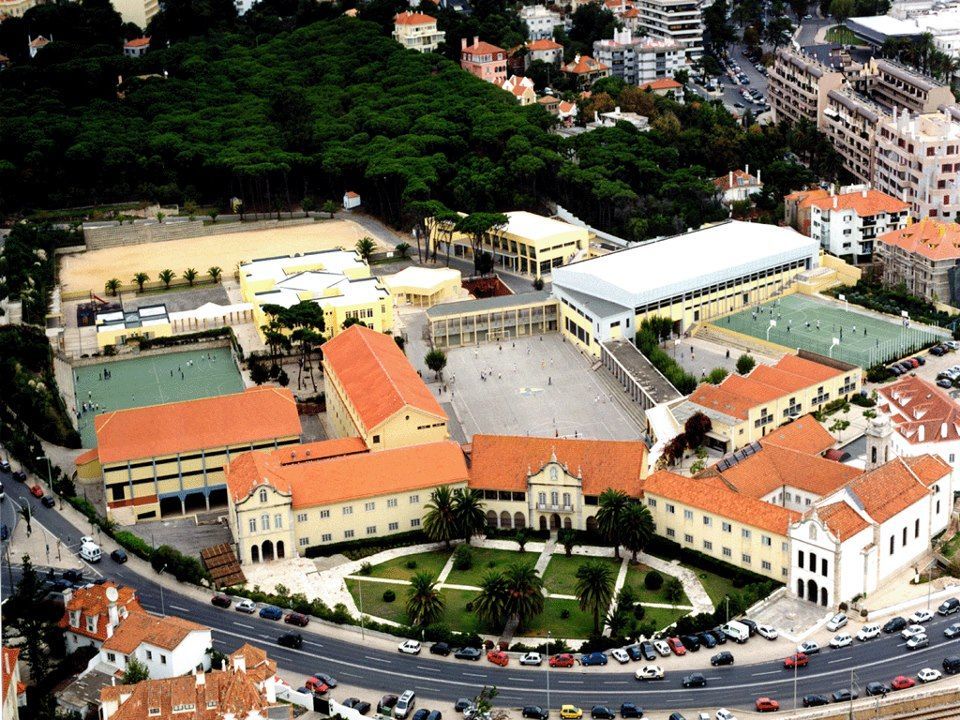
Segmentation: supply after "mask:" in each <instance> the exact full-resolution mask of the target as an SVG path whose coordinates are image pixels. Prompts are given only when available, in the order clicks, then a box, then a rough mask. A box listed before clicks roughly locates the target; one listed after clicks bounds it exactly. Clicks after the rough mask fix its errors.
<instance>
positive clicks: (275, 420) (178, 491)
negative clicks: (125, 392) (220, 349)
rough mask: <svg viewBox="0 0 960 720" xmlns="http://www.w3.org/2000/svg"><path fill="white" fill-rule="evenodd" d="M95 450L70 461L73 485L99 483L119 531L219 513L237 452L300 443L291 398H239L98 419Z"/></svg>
mask: <svg viewBox="0 0 960 720" xmlns="http://www.w3.org/2000/svg"><path fill="white" fill-rule="evenodd" d="M94 424H95V429H96V434H97V447H96V448H95V449H94V450H91V451H88V452H86V453H84V454H83V455H81V456H80V457H79V458H78V459H77V474H78V476H79V477H80V478H81V479H87V480H90V479H93V478H97V477H99V478H101V479H102V482H103V487H104V497H105V498H106V506H107V514H108V515H109V516H110V517H111V518H112V519H113V520H115V521H117V522H121V523H124V524H130V523H134V522H136V521H137V520H145V519H152V518H159V517H164V516H168V515H182V514H184V513H189V512H198V511H207V510H209V509H210V508H211V507H216V506H226V504H227V489H226V481H225V479H224V474H223V468H224V466H225V465H227V464H228V463H229V462H230V461H231V459H232V458H233V457H234V456H235V455H237V454H238V453H242V452H245V451H249V450H255V449H275V448H278V447H281V446H284V445H290V444H295V443H299V442H300V432H301V428H300V417H299V415H298V413H297V405H296V401H295V400H294V397H293V394H292V393H291V392H290V391H289V390H287V389H284V388H272V387H257V388H250V389H248V390H246V391H244V392H241V393H235V394H232V395H222V396H220V397H211V398H202V399H200V400H189V401H186V402H175V403H166V404H163V405H152V406H148V407H142V408H131V409H129V410H116V411H113V412H106V413H102V414H100V415H97V417H96V418H95V419H94Z"/></svg>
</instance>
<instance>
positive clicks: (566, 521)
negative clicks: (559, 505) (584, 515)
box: [563, 517, 573, 530]
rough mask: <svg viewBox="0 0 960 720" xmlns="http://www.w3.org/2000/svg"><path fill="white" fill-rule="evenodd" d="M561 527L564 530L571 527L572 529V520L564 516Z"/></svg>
mask: <svg viewBox="0 0 960 720" xmlns="http://www.w3.org/2000/svg"><path fill="white" fill-rule="evenodd" d="M563 529H564V530H572V529H573V521H572V520H571V519H570V518H568V517H565V518H564V519H563Z"/></svg>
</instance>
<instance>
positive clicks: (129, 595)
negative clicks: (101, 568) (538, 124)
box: [58, 581, 146, 641]
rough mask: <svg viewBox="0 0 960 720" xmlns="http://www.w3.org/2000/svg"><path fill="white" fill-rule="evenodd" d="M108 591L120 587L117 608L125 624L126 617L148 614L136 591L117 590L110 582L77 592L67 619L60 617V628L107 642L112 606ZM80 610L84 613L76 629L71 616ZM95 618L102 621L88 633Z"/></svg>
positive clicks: (68, 606) (67, 611) (65, 616)
mask: <svg viewBox="0 0 960 720" xmlns="http://www.w3.org/2000/svg"><path fill="white" fill-rule="evenodd" d="M107 588H117V592H118V598H117V609H118V614H119V616H120V621H121V623H122V622H123V619H124V618H125V617H129V616H130V615H132V614H133V613H145V612H146V611H145V610H144V609H143V606H142V605H140V601H139V600H138V599H137V593H136V591H135V590H134V589H133V588H130V587H117V586H116V585H115V584H114V583H113V582H110V581H107V582H105V583H104V584H103V585H91V586H90V587H86V588H77V589H76V590H74V591H73V594H72V596H71V597H70V600H68V601H67V603H66V607H65V608H64V613H63V617H61V618H60V622H59V623H58V625H59V627H61V628H64V629H67V630H69V631H70V632H72V633H75V634H77V635H83V636H85V637H89V638H93V639H95V640H101V641H103V640H106V639H107V637H108V634H107V624H108V623H109V615H108V610H109V606H110V603H109V601H108V600H107V595H106V593H107ZM78 610H79V611H80V620H79V622H78V623H77V625H76V626H72V625H70V613H71V612H76V611H78ZM92 617H97V618H98V620H97V625H96V630H94V631H92V632H91V631H89V630H87V618H92Z"/></svg>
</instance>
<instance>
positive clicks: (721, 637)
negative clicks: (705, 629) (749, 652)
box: [710, 628, 727, 645]
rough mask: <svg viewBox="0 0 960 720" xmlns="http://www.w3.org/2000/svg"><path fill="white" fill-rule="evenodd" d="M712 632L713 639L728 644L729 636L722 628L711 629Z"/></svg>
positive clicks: (718, 643) (720, 643)
mask: <svg viewBox="0 0 960 720" xmlns="http://www.w3.org/2000/svg"><path fill="white" fill-rule="evenodd" d="M710 634H711V635H712V636H713V639H714V640H716V641H717V645H726V644H727V636H726V634H725V633H724V632H723V630H721V629H720V628H714V629H713V630H710Z"/></svg>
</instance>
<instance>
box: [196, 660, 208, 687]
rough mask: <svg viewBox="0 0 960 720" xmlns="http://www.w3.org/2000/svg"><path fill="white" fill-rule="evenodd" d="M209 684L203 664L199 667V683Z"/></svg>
mask: <svg viewBox="0 0 960 720" xmlns="http://www.w3.org/2000/svg"><path fill="white" fill-rule="evenodd" d="M206 684H207V674H206V673H205V672H204V671H203V665H201V666H200V667H198V668H197V685H198V686H200V685H206Z"/></svg>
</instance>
